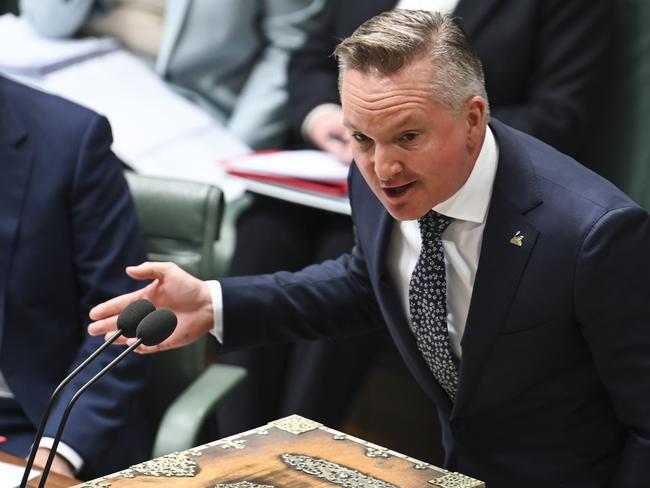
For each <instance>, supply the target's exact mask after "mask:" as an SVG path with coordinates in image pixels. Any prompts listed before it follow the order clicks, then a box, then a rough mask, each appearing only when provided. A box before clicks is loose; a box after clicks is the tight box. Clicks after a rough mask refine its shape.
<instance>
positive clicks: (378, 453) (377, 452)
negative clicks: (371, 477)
mask: <svg viewBox="0 0 650 488" xmlns="http://www.w3.org/2000/svg"><path fill="white" fill-rule="evenodd" d="M366 456H368V457H370V458H377V457H381V458H387V457H389V456H388V449H383V448H381V449H377V448H374V447H366Z"/></svg>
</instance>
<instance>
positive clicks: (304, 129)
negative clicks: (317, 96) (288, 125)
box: [300, 103, 341, 141]
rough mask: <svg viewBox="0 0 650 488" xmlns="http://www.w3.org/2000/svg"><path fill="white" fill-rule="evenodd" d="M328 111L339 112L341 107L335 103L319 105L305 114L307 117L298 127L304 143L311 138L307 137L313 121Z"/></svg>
mask: <svg viewBox="0 0 650 488" xmlns="http://www.w3.org/2000/svg"><path fill="white" fill-rule="evenodd" d="M330 111H336V112H340V111H341V106H340V105H338V104H336V103H321V104H320V105H317V106H315V107H314V108H312V109H311V111H310V112H309V113H308V114H307V117H305V120H303V121H302V125H301V126H300V133H301V134H302V137H303V138H304V139H305V140H306V141H311V137H309V127H310V126H311V124H312V122H313V121H314V119H316V118H317V117H318V116H319V115H320V114H322V113H324V112H330Z"/></svg>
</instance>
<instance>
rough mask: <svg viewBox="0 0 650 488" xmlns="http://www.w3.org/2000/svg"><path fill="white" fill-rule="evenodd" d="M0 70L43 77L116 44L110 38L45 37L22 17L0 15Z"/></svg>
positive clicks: (106, 50)
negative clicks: (0, 47)
mask: <svg viewBox="0 0 650 488" xmlns="http://www.w3.org/2000/svg"><path fill="white" fill-rule="evenodd" d="M0 46H2V49H0V71H4V72H6V73H9V74H14V75H25V76H42V75H44V74H46V73H49V72H52V71H54V70H57V69H60V68H62V67H64V66H67V65H69V64H71V63H74V62H77V61H79V60H81V59H87V58H89V57H92V56H96V55H99V54H103V53H106V52H109V51H112V50H114V49H117V48H118V47H119V43H118V42H117V41H115V40H114V39H109V38H103V39H99V38H86V39H82V40H78V39H74V40H73V39H47V38H44V37H41V36H39V35H38V34H37V33H36V32H35V31H34V30H33V29H32V28H31V27H30V26H29V24H27V22H25V21H24V19H21V18H20V17H16V16H15V15H13V14H5V15H2V16H0Z"/></svg>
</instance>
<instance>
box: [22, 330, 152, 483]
mask: <svg viewBox="0 0 650 488" xmlns="http://www.w3.org/2000/svg"><path fill="white" fill-rule="evenodd" d="M119 332H120V333H121V331H119ZM116 334H117V332H116ZM111 339H112V337H111ZM142 341H143V339H142V338H141V337H140V338H138V340H136V341H135V342H134V343H133V344H131V345H130V346H129V347H128V348H127V349H126V350H124V351H123V352H122V353H121V354H120V355H119V356H117V357H116V358H115V359H113V361H111V362H110V363H109V364H108V365H106V366H105V367H104V369H102V370H101V371H100V372H99V373H97V374H96V375H95V376H94V377H93V378H91V379H90V380H89V381H88V383H86V384H85V385H83V386H82V387H81V388H80V389H79V391H78V392H77V393H75V395H74V396H73V397H72V398H71V399H70V401H69V402H68V405H67V406H66V407H65V410H64V412H63V416H62V417H61V423H60V424H59V429H58V430H57V431H56V435H55V436H54V442H53V444H52V448H51V450H50V454H49V455H48V457H47V462H46V463H45V467H44V468H43V473H42V474H41V481H40V483H39V484H38V488H44V487H45V482H46V481H47V477H48V475H49V474H50V468H51V467H52V462H53V461H54V456H55V455H56V448H57V447H58V446H59V441H60V440H61V435H62V434H63V429H64V428H65V424H66V422H67V420H68V416H69V415H70V411H71V410H72V407H73V406H74V404H75V403H76V401H77V400H78V399H79V397H80V396H81V395H82V394H83V393H84V392H85V391H86V390H87V389H88V388H90V387H91V386H92V385H94V384H95V383H96V382H97V380H99V379H100V378H101V377H102V376H104V375H105V374H106V373H107V372H108V371H109V370H110V369H112V368H113V367H114V366H115V365H116V364H117V363H119V362H120V361H121V360H122V359H123V358H124V356H126V355H127V354H129V353H130V352H131V351H133V350H134V349H135V348H136V347H138V346H139V345H140V344H141V343H142ZM106 344H109V342H106ZM21 486H22V485H21Z"/></svg>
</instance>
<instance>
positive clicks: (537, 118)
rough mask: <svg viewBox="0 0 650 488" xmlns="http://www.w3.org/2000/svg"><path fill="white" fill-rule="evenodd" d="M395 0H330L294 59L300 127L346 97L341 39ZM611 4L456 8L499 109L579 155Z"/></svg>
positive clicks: (292, 93)
mask: <svg viewBox="0 0 650 488" xmlns="http://www.w3.org/2000/svg"><path fill="white" fill-rule="evenodd" d="M396 4H397V1H396V0H357V1H355V2H348V1H345V0H328V1H327V3H326V6H325V8H324V10H323V14H322V15H321V16H320V19H319V22H318V26H317V28H316V29H315V30H314V31H313V32H312V33H311V34H310V36H309V37H308V39H307V42H305V44H304V45H303V47H302V48H300V49H299V50H298V51H296V52H295V53H294V54H292V56H291V61H290V63H289V112H290V115H291V119H292V125H293V127H294V128H295V129H296V130H297V131H298V132H299V131H300V128H301V126H302V123H303V121H304V119H305V117H306V116H307V114H308V113H309V112H310V111H311V110H312V109H313V108H314V107H316V106H318V105H320V104H322V103H339V96H338V87H337V76H338V75H337V73H338V72H337V66H336V60H335V59H334V57H333V56H332V52H333V51H334V48H335V47H336V45H337V44H338V43H339V42H340V41H341V40H342V39H344V38H346V37H348V36H349V35H351V34H352V33H353V32H354V30H355V29H356V28H357V27H358V26H359V25H361V24H362V23H363V22H365V21H366V20H368V19H370V18H371V17H373V16H375V15H377V14H379V13H381V12H385V11H387V10H390V9H392V8H393V7H395V5H396ZM610 7H611V0H460V1H459V2H458V5H457V6H456V9H455V10H454V15H456V16H457V17H459V18H460V20H461V23H462V25H463V27H464V28H465V31H466V32H467V36H468V38H469V39H470V41H471V42H472V44H473V45H474V47H475V49H476V51H477V54H478V56H479V58H480V59H481V62H482V64H483V70H484V72H485V84H486V88H487V93H488V97H489V98H490V107H491V110H492V114H493V115H494V116H495V117H497V118H499V119H500V120H503V121H504V122H506V123H507V124H509V125H511V126H513V127H515V128H517V129H519V130H522V131H524V132H527V133H529V134H531V135H534V136H535V137H537V138H539V139H542V140H543V141H544V142H547V143H548V144H551V145H552V146H553V147H555V148H557V149H559V150H560V151H562V152H564V153H567V154H572V155H574V154H576V153H577V152H578V151H579V149H580V144H581V142H582V141H583V140H584V135H585V133H584V129H585V126H587V125H588V124H587V123H588V122H589V120H590V118H591V116H592V115H593V112H592V110H593V109H594V107H595V106H596V105H597V98H596V93H595V82H596V81H597V79H598V74H599V72H600V71H601V70H602V67H603V66H602V64H603V63H602V61H603V59H604V56H605V52H606V48H607V45H608V39H609V33H610V30H611V25H612V18H613V17H612V13H611V8H610ZM299 135H300V134H298V136H299Z"/></svg>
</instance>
